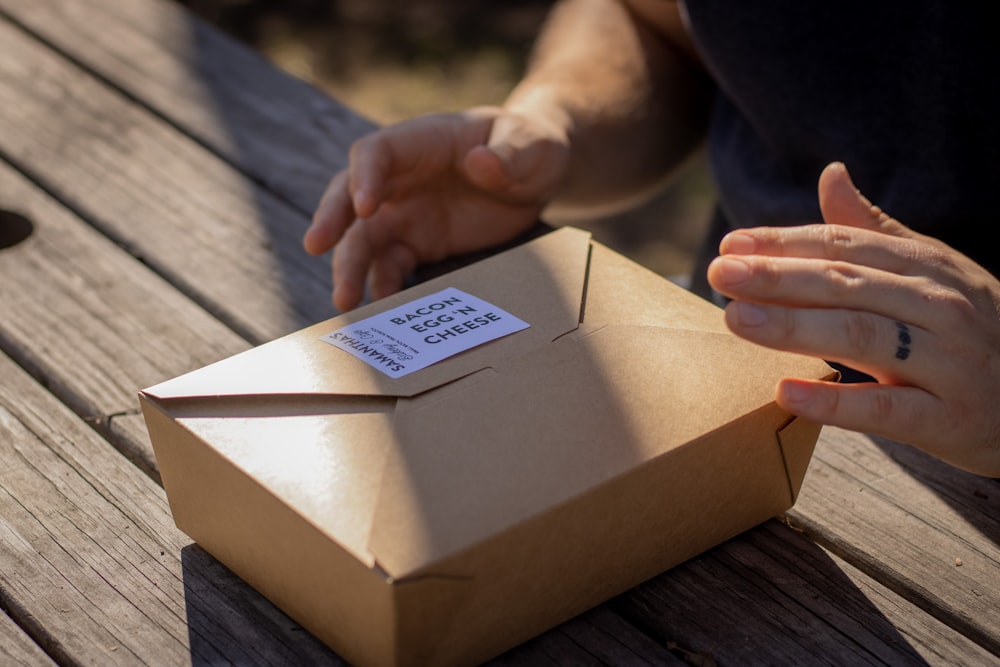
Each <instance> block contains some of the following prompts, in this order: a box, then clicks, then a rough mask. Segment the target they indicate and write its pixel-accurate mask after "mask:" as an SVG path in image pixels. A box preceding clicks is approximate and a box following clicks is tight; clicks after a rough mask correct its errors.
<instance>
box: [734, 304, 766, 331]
mask: <svg viewBox="0 0 1000 667" xmlns="http://www.w3.org/2000/svg"><path fill="white" fill-rule="evenodd" d="M733 307H734V308H735V309H736V320H737V321H738V322H739V323H740V324H742V325H743V326H747V327H759V326H761V325H763V324H767V311H766V310H764V309H763V308H761V307H760V306H758V305H756V304H753V303H744V302H743V301H736V302H734V304H733Z"/></svg>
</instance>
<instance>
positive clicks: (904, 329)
mask: <svg viewBox="0 0 1000 667" xmlns="http://www.w3.org/2000/svg"><path fill="white" fill-rule="evenodd" d="M896 333H897V334H898V338H899V345H898V346H897V347H896V358H897V359H899V360H900V361H905V360H906V358H907V357H909V356H910V343H911V342H912V341H913V339H912V338H911V337H910V328H909V327H908V326H906V325H905V324H903V323H902V322H896Z"/></svg>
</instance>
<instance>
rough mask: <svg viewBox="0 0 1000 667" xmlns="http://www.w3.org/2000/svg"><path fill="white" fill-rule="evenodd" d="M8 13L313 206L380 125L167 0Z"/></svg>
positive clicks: (102, 1) (3, 0) (52, 0)
mask: <svg viewBox="0 0 1000 667" xmlns="http://www.w3.org/2000/svg"><path fill="white" fill-rule="evenodd" d="M0 12H4V13H5V14H6V15H7V16H8V17H9V18H10V19H11V20H14V21H17V22H18V23H20V24H21V25H23V26H25V27H26V28H27V29H29V30H31V31H32V32H33V33H34V34H36V35H38V36H39V37H40V38H41V39H43V40H45V41H47V42H48V43H51V44H54V45H56V46H57V48H58V50H60V51H61V52H63V53H65V54H66V55H67V56H69V57H70V58H72V59H73V60H75V61H76V62H78V63H80V64H82V65H83V66H84V67H85V68H87V69H88V70H90V71H92V72H95V73H97V74H98V75H99V76H100V77H102V78H103V79H104V80H106V81H108V82H109V83H110V84H112V85H114V86H116V87H117V88H119V89H121V90H123V91H126V92H127V94H128V95H129V96H130V97H132V98H134V99H135V100H137V101H139V102H140V103H142V104H143V105H145V106H146V107H148V108H150V109H153V110H155V111H156V113H158V114H160V115H162V116H163V117H164V118H166V119H167V120H168V121H169V122H170V123H171V124H172V125H174V126H176V127H178V128H180V129H181V130H182V131H183V132H185V133H187V134H189V135H191V136H192V137H194V138H195V139H196V140H197V141H198V142H200V143H201V144H203V145H205V146H206V147H208V148H210V149H211V150H212V151H213V152H215V153H217V154H218V155H220V156H222V157H223V158H224V159H225V160H227V161H228V162H230V163H231V164H233V165H236V166H237V167H238V168H239V169H240V171H242V172H244V173H246V174H248V175H250V176H252V177H253V178H254V179H255V180H257V181H259V182H260V183H262V184H263V185H265V186H266V187H267V188H268V189H270V190H272V191H273V192H275V193H278V194H279V195H281V196H282V197H284V198H286V199H287V200H288V201H289V202H292V203H293V204H294V205H295V206H296V207H298V208H299V209H300V210H301V211H303V212H307V213H311V211H312V209H313V208H314V207H315V205H316V203H317V202H318V201H319V197H320V195H321V194H322V192H323V189H324V188H325V186H326V183H327V182H328V181H329V179H330V177H331V176H332V175H333V174H334V173H335V172H336V171H337V170H339V169H341V168H342V167H343V166H344V164H345V159H346V156H347V151H348V149H349V147H350V145H351V143H352V142H353V141H354V139H355V138H356V137H358V136H360V135H361V134H364V133H366V132H368V131H370V130H371V129H373V127H374V125H373V124H372V123H371V122H370V121H367V120H365V119H363V118H362V117H361V116H360V115H359V114H357V113H356V112H354V111H351V110H350V109H348V108H346V107H345V106H344V105H342V104H340V103H339V102H337V101H336V100H333V99H331V98H330V97H329V96H327V95H325V94H323V93H321V92H320V91H318V90H316V89H315V88H313V87H311V86H309V85H308V84H306V83H304V82H302V81H300V80H297V79H294V78H292V77H290V76H288V75H287V74H285V73H284V72H281V71H280V70H278V69H277V68H275V67H274V66H272V65H271V64H270V63H268V62H267V61H265V60H264V59H263V58H262V57H261V56H260V55H259V54H258V53H256V52H255V51H253V50H251V49H248V48H245V47H244V46H243V45H241V44H238V43H236V42H235V41H234V40H233V39H231V38H230V37H229V36H227V35H225V34H223V33H221V32H220V31H219V30H217V29H216V28H214V27H213V26H211V25H208V24H206V23H205V22H203V21H201V20H199V19H198V18H197V17H195V16H193V15H192V14H190V13H189V12H187V11H185V10H184V9H183V8H182V7H180V6H179V5H177V4H176V3H174V2H165V1H163V0H129V1H128V2H108V0H33V1H32V2H22V1H21V0H0Z"/></svg>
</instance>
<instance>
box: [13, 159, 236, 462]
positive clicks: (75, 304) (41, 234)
mask: <svg viewBox="0 0 1000 667" xmlns="http://www.w3.org/2000/svg"><path fill="white" fill-rule="evenodd" d="M0 208H6V209H15V208H16V210H17V212H18V213H19V214H20V215H22V216H24V217H26V218H28V219H29V220H31V221H32V222H33V227H34V231H33V233H32V234H31V236H30V237H29V238H28V239H26V240H25V241H23V242H21V243H19V244H18V245H16V246H13V247H10V248H6V249H4V250H0V303H2V304H3V311H4V314H3V317H0V347H2V348H3V349H4V350H7V351H8V353H9V354H10V355H11V356H13V357H14V358H15V359H16V360H17V362H18V363H19V364H20V365H21V366H23V367H25V368H27V369H29V370H30V371H31V373H32V375H34V376H35V377H36V378H39V379H40V380H42V381H43V382H44V383H45V384H46V385H47V386H48V387H49V388H50V390H51V391H53V392H54V393H56V394H57V395H58V396H59V398H60V399H61V400H62V401H63V402H64V403H66V404H67V405H69V406H70V407H71V408H72V409H73V410H74V411H75V412H76V413H77V414H79V415H80V416H81V417H83V419H84V420H86V421H87V422H88V423H90V424H92V425H93V426H94V427H96V428H98V429H99V430H100V431H101V432H102V433H105V434H110V433H111V423H112V420H113V419H117V418H118V417H122V418H124V417H126V416H129V415H134V416H138V409H139V405H138V400H137V392H138V391H139V389H142V388H144V387H148V386H151V385H153V384H156V383H158V382H162V381H163V380H167V379H169V378H172V377H175V376H177V375H180V374H182V373H185V372H187V371H190V370H194V369H196V368H200V367H202V366H204V365H206V364H209V363H211V362H213V361H217V360H219V359H222V358H224V357H228V356H230V355H232V354H236V353H237V352H240V351H242V350H245V349H247V348H249V347H250V344H249V343H248V342H247V341H245V340H243V339H242V338H240V337H239V336H237V335H236V334H235V333H233V332H232V331H231V330H230V329H229V328H227V327H225V326H224V325H222V324H221V323H220V322H219V321H218V320H216V319H215V318H213V317H212V316H210V315H209V314H208V313H206V312H205V311H204V310H203V309H201V308H199V307H198V306H197V305H196V304H194V303H193V302H192V301H191V300H189V299H188V298H186V297H185V296H184V295H183V294H181V293H179V292H178V291H177V290H175V289H173V287H171V286H170V285H169V284H168V283H166V282H165V281H164V280H163V279H162V278H160V277H159V276H157V275H156V274H155V273H153V272H152V271H151V270H149V269H148V268H147V267H146V266H144V265H143V264H141V263H140V262H139V261H137V260H136V259H135V258H134V257H132V256H131V255H129V254H128V253H126V252H124V251H123V250H122V249H121V248H120V247H118V246H117V245H116V244H114V243H112V242H111V241H109V240H108V239H107V238H105V237H104V236H102V235H101V234H99V233H98V232H97V231H95V230H94V229H93V228H92V227H90V226H88V225H87V224H86V223H84V222H83V221H82V220H80V219H79V218H78V217H77V216H75V215H74V214H73V213H71V212H70V211H68V210H67V209H66V208H64V207H63V206H61V205H60V204H59V203H58V202H56V201H54V200H53V199H52V198H51V197H50V196H48V195H47V194H46V193H44V192H42V191H41V190H39V189H38V187H37V186H35V185H34V184H32V183H30V182H29V181H27V180H26V179H25V178H24V177H23V176H22V175H20V174H18V173H17V172H15V171H14V170H13V169H11V168H10V166H9V165H7V164H6V163H3V162H0ZM130 424H131V425H132V428H130V429H124V428H117V425H116V433H117V434H118V436H117V437H113V438H112V440H113V441H114V443H115V445H116V446H117V447H118V448H119V449H120V450H121V451H122V452H123V453H125V454H126V456H128V457H129V458H130V459H132V460H133V461H134V462H135V463H137V465H139V466H140V467H141V468H142V469H143V470H146V471H147V472H150V473H151V474H153V475H154V476H155V474H156V464H155V460H154V456H153V452H152V448H151V447H150V444H149V438H148V436H147V435H146V431H145V427H144V426H143V425H142V422H141V419H139V420H138V421H136V420H132V421H131V422H130Z"/></svg>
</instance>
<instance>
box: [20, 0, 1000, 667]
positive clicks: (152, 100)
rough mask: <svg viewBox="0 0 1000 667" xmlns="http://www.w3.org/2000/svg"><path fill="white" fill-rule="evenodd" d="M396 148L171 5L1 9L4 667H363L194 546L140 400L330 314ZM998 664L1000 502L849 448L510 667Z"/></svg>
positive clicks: (517, 652)
mask: <svg viewBox="0 0 1000 667" xmlns="http://www.w3.org/2000/svg"><path fill="white" fill-rule="evenodd" d="M371 127H372V125H371V123H369V122H368V121H366V120H364V119H363V118H361V117H360V116H358V115H357V114H356V113H354V112H352V111H351V110H349V109H347V108H345V107H344V106H342V105H341V104H339V103H338V102H337V101H335V100H332V99H330V98H329V97H327V96H325V95H324V94H322V93H321V92H319V91H317V90H315V89H313V88H311V87H310V86H308V85H306V84H304V83H302V82H300V81H298V80H295V79H293V78H291V77H289V76H287V75H285V74H283V73H281V72H279V71H278V70H277V69H275V68H274V67H272V66H271V65H269V64H268V63H267V62H266V61H264V60H263V59H262V58H261V57H260V56H259V55H257V54H256V53H254V52H252V51H251V50H249V49H247V48H245V47H243V46H241V45H239V44H237V43H235V42H234V41H233V40H231V39H229V38H227V37H226V36H224V35H222V34H220V33H219V32H218V31H217V30H215V29H213V28H212V27H210V26H208V25H206V24H205V23H203V22H201V21H199V20H197V19H196V18H194V17H193V16H191V15H190V14H189V13H187V12H186V11H185V10H184V9H182V8H181V7H180V6H178V5H176V4H173V3H171V2H169V1H167V0H0V378H2V380H0V609H2V610H3V613H2V614H0V664H2V665H7V664H28V665H36V664H37V665H47V664H59V665H114V664H128V665H131V664H150V665H185V664H209V663H211V664H224V663H228V664H233V663H235V664H241V665H242V664H268V665H273V664H280V665H289V664H314V665H336V664H342V661H341V660H340V659H339V658H338V657H337V656H336V655H335V654H334V653H333V652H331V651H330V650H329V649H328V648H326V647H325V646H324V645H322V644H321V643H320V642H319V641H317V640H316V639H315V638H313V637H312V636H311V635H310V634H309V633H308V632H306V631H305V630H303V629H302V628H301V627H300V626H299V625H298V624H296V623H295V622H294V621H292V620H291V619H289V618H288V617H287V616H285V615H284V614H283V613H282V612H281V611H279V610H278V609H277V608H275V607H274V606H273V605H272V604H270V603H269V602H268V601H267V600H265V599H264V598H263V597H261V596H260V595H259V594H258V593H257V592H255V591H254V590H253V589H252V588H250V587H249V586H247V585H246V584H245V583H243V582H242V581H241V580H240V579H238V578H237V577H236V576H235V575H233V574H232V573H231V572H230V571H229V570H228V569H227V568H226V567H224V566H223V565H221V564H220V563H219V562H218V561H216V560H215V559H214V558H212V557H211V556H210V555H209V554H208V553H206V552H205V551H204V550H202V549H201V548H199V547H198V546H197V545H196V544H194V543H192V541H191V540H190V539H189V538H188V537H186V536H185V535H184V534H182V533H181V532H180V531H178V530H177V529H176V528H175V526H174V524H173V521H172V519H171V516H170V512H169V508H168V505H167V501H166V497H165V495H164V493H163V490H162V488H161V487H160V485H159V483H158V479H159V478H158V474H157V467H156V461H155V458H154V457H153V454H152V450H151V447H150V445H149V441H148V437H147V435H146V431H145V427H144V424H143V421H142V418H141V415H140V414H139V412H138V405H137V398H136V392H137V390H138V389H140V388H142V387H146V386H150V385H152V384H155V383H157V382H160V381H161V380H164V379H167V378H170V377H174V376H176V375H179V374H181V373H184V372H186V371H189V370H192V369H194V368H198V367H200V366H203V365H205V364H207V363H210V362H213V361H215V360H218V359H220V358H223V357H226V356H229V355H231V354H234V353H236V352H239V351H242V350H245V349H247V348H249V347H251V346H254V345H257V344H260V343H263V342H266V341H268V340H271V339H274V338H276V337H278V336H280V335H283V334H286V333H288V332H291V331H294V330H297V329H299V328H302V327H304V326H306V325H309V324H313V323H315V322H317V321H320V320H323V319H326V318H328V317H330V316H332V315H333V314H334V313H333V311H332V307H331V306H330V305H329V293H330V276H329V269H328V258H311V257H308V256H307V255H306V254H305V253H304V252H303V251H302V250H301V246H300V238H301V235H302V232H303V231H304V230H305V228H306V226H307V224H308V219H309V216H310V213H311V211H312V209H313V207H314V205H315V203H316V202H317V200H318V198H319V195H320V193H321V192H322V189H323V187H324V185H325V183H326V181H327V180H328V178H329V177H330V176H331V174H332V173H333V172H334V171H335V170H336V169H338V168H339V167H341V166H343V164H344V160H345V155H346V152H347V149H348V147H349V145H350V144H351V142H352V141H353V139H355V138H356V137H358V136H359V135H360V134H362V133H363V132H365V131H366V130H368V129H369V128H371ZM748 663H750V664H755V663H765V664H781V665H785V664H795V665H813V664H851V665H853V664H894V665H895V664H949V665H952V664H956V665H982V664H1000V481H997V480H991V479H984V478H980V477H976V476H973V475H969V474H965V473H963V472H960V471H958V470H955V469H953V468H950V467H948V466H946V465H944V464H942V463H940V462H937V461H935V460H933V459H931V458H929V457H927V456H924V455H922V454H921V453H919V452H917V451H915V450H913V449H911V448H909V447H906V446H903V445H899V444H897V443H893V442H888V441H884V440H880V439H878V438H872V437H867V436H864V435H861V434H854V433H849V432H846V431H842V430H838V429H834V428H826V429H824V431H823V434H822V436H821V438H820V441H819V443H818V445H817V449H816V453H815V456H814V458H813V461H812V463H811V467H810V468H809V471H808V473H807V476H806V480H805V484H804V487H803V490H802V493H801V495H800V497H799V500H798V502H797V504H796V505H795V507H794V508H793V509H792V510H790V511H788V512H787V513H786V514H785V515H783V516H781V517H777V518H775V519H774V520H772V521H769V522H767V523H765V524H764V525H761V526H759V527H757V528H755V529H752V530H750V531H747V532H746V533H744V534H742V535H740V536H739V537H737V538H735V539H732V540H730V541H729V542H726V543H725V544H723V545H721V546H719V547H717V548H715V549H713V550H711V551H709V552H708V553H705V554H704V555H702V556H699V557H697V558H694V559H692V560H691V561H689V562H687V563H685V564H683V565H681V566H679V567H677V568H675V569H673V570H671V571H668V572H666V573H664V574H662V575H660V576H658V577H656V578H654V579H652V580H651V581H649V582H647V583H645V584H643V585H641V586H639V587H637V588H635V589H633V590H631V591H628V592H627V593H625V594H623V595H621V596H619V597H617V598H615V599H613V600H611V601H609V602H607V603H606V604H604V605H602V606H600V607H598V608H596V609H594V610H592V611H590V612H588V613H585V614H583V615H582V616H580V617H578V618H576V619H574V620H571V621H569V622H567V623H565V624H564V625H562V626H560V627H558V628H555V629H553V630H551V631H550V632H547V633H545V634H543V635H541V636H539V637H537V638H536V639H534V640H531V641H529V642H527V643H526V644H524V645H522V646H520V647H518V648H516V649H514V650H512V651H511V652H509V653H508V654H505V655H503V656H501V657H499V658H497V659H496V660H495V661H494V664H497V665H502V664H510V665H535V664H611V665H633V664H696V665H710V664H748Z"/></svg>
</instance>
